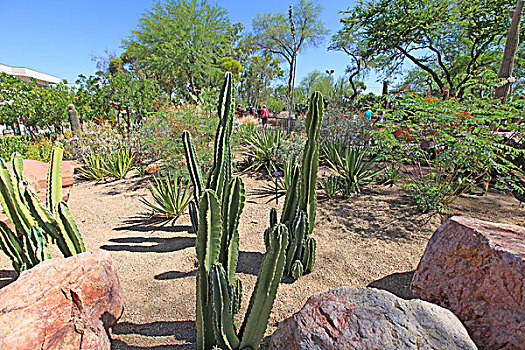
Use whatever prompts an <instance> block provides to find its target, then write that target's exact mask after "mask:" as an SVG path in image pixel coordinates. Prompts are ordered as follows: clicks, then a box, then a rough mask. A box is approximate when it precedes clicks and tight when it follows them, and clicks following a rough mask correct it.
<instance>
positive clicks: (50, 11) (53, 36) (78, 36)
mask: <svg viewBox="0 0 525 350" xmlns="http://www.w3.org/2000/svg"><path fill="white" fill-rule="evenodd" d="M154 2H155V1H153V0H140V1H138V0H135V1H133V0H128V1H125V0H105V1H102V0H84V1H82V0H47V1H45V0H0V36H1V37H2V44H1V50H0V63H3V64H7V65H10V66H22V67H29V68H32V69H35V70H38V71H42V72H45V73H48V74H51V75H54V76H57V77H59V78H62V79H67V80H68V81H69V82H70V83H73V82H74V81H75V80H76V78H77V76H78V75H79V74H84V75H90V74H93V73H94V72H95V71H96V64H95V62H93V61H92V60H91V57H92V56H93V55H95V56H103V55H104V52H105V50H106V49H107V50H109V51H115V52H116V53H117V54H120V53H121V52H122V49H121V42H122V39H124V38H126V37H128V36H129V35H130V33H131V30H133V29H134V28H135V27H136V26H137V23H138V20H139V18H141V16H142V14H143V13H144V12H145V11H147V10H149V9H151V8H152V5H153V3H154ZM210 2H211V3H217V4H218V5H220V6H221V7H223V8H225V9H226V10H227V11H228V15H229V17H230V20H231V21H232V22H241V23H242V24H243V25H244V26H245V27H246V28H247V30H251V23H252V19H253V18H254V17H255V15H257V14H259V13H265V12H272V13H275V12H283V13H286V11H287V10H288V6H289V5H290V3H291V2H292V0H289V1H282V0H281V1H278V0H265V1H246V0H245V1H241V0H223V1H214V0H211V1H210ZM320 3H321V5H322V7H323V13H322V20H323V22H324V23H325V26H326V27H327V28H328V29H330V31H331V33H332V34H333V33H335V32H336V31H337V30H338V29H339V28H340V27H341V25H340V23H339V19H340V18H341V15H340V14H339V13H338V12H339V11H341V10H344V9H347V8H348V7H352V6H353V1H340V0H329V1H320ZM328 44H329V37H327V40H326V41H325V43H324V45H323V46H321V47H319V48H315V49H309V50H308V51H306V52H305V53H303V54H301V56H299V60H298V66H297V77H298V79H297V81H300V80H301V78H303V77H304V76H305V75H306V74H308V72H311V71H312V70H315V69H318V70H320V71H324V70H326V69H334V70H335V74H334V76H336V77H337V76H340V75H342V74H344V70H345V67H346V65H347V62H348V58H347V56H346V55H345V54H343V53H339V52H328V51H326V47H327V46H328ZM366 82H367V85H368V87H369V91H373V92H376V93H378V92H379V91H380V88H381V86H380V83H378V82H376V81H375V79H373V78H372V79H367V81H366Z"/></svg>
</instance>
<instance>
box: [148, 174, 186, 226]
mask: <svg viewBox="0 0 525 350" xmlns="http://www.w3.org/2000/svg"><path fill="white" fill-rule="evenodd" d="M147 192H148V193H149V194H150V196H151V198H152V199H153V201H152V202H150V201H148V200H146V199H144V198H141V202H142V203H144V204H145V205H146V206H148V207H149V208H150V209H151V210H152V211H153V214H154V215H157V216H163V217H166V218H170V219H174V220H176V219H177V218H178V217H179V216H181V215H182V214H183V213H184V211H185V210H186V209H187V208H188V205H189V204H190V200H191V195H190V190H189V186H187V185H186V186H185V185H184V184H183V183H182V182H181V181H179V180H178V179H175V180H173V179H172V177H171V174H169V173H168V175H167V176H166V177H164V178H162V177H157V176H155V177H154V182H150V183H149V189H148V190H147Z"/></svg>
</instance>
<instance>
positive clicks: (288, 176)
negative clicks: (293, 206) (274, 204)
mask: <svg viewBox="0 0 525 350" xmlns="http://www.w3.org/2000/svg"><path fill="white" fill-rule="evenodd" d="M294 165H295V160H293V159H292V160H290V161H288V162H286V163H285V164H284V167H283V171H282V176H279V177H277V198H281V197H282V196H284V195H285V194H286V191H287V190H288V188H289V187H290V182H291V181H292V172H293V167H294ZM272 177H273V175H272ZM275 185H276V183H275V180H274V181H272V184H269V185H264V186H263V187H262V188H260V189H256V190H255V191H254V192H255V194H256V195H257V196H259V197H267V196H275V192H276V188H275V187H276V186H275ZM274 199H275V197H272V198H270V199H269V200H268V202H270V201H272V200H274Z"/></svg>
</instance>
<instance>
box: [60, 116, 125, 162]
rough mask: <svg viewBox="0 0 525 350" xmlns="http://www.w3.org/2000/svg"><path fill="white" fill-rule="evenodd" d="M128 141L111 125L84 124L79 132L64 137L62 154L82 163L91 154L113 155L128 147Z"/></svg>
mask: <svg viewBox="0 0 525 350" xmlns="http://www.w3.org/2000/svg"><path fill="white" fill-rule="evenodd" d="M128 143H129V141H128V139H127V138H126V137H125V136H124V135H122V134H121V133H120V132H119V131H118V130H117V129H116V128H115V127H113V126H112V125H111V124H108V123H106V124H95V123H86V124H84V126H83V128H82V130H81V131H79V132H77V133H75V134H70V135H66V138H65V140H64V153H65V157H66V158H67V159H77V160H79V161H84V160H85V159H86V158H88V157H91V155H92V154H113V153H114V152H117V151H118V150H120V149H121V148H122V147H127V146H128Z"/></svg>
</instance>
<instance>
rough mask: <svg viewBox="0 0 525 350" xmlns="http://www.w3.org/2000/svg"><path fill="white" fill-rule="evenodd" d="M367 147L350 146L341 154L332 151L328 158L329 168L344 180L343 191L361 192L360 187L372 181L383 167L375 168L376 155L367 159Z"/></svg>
mask: <svg viewBox="0 0 525 350" xmlns="http://www.w3.org/2000/svg"><path fill="white" fill-rule="evenodd" d="M369 154H370V151H369V149H368V148H359V147H351V148H347V149H346V150H345V151H344V153H343V154H341V153H340V152H339V151H336V152H334V154H333V158H331V159H329V160H328V164H329V167H330V169H331V170H332V171H333V172H334V173H335V174H336V175H337V176H339V177H341V178H342V180H343V181H344V188H345V192H346V193H347V194H348V193H350V192H357V193H360V192H361V188H362V187H363V186H366V185H368V184H370V183H372V181H373V178H374V176H376V175H378V174H379V173H380V172H381V171H382V170H383V169H377V168H376V159H377V157H372V158H370V159H367V158H366V157H367V156H368V155H369Z"/></svg>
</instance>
